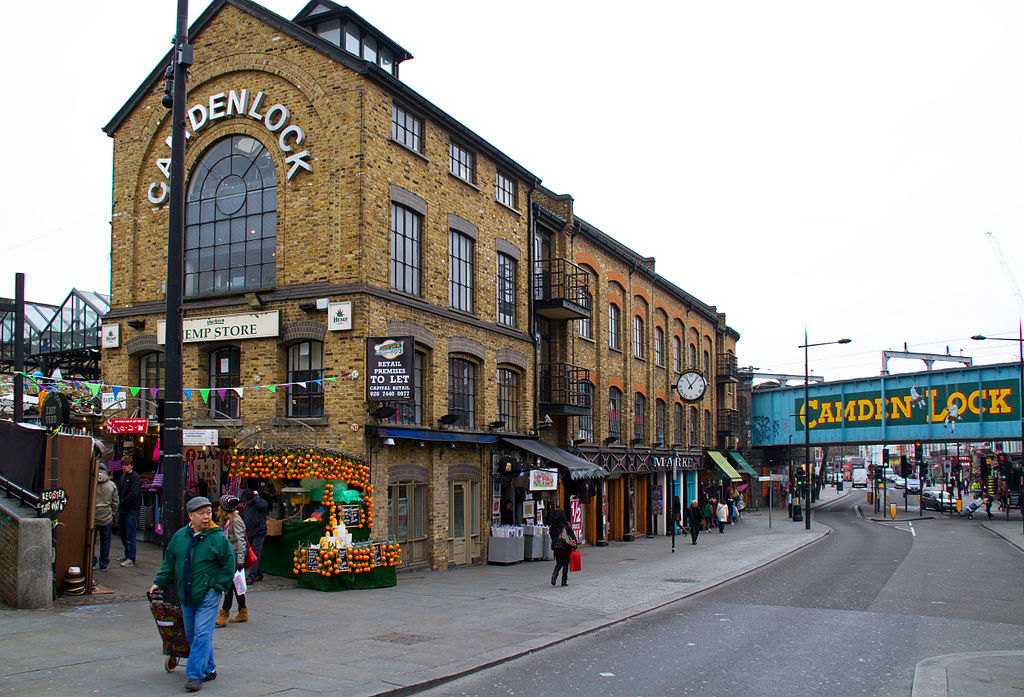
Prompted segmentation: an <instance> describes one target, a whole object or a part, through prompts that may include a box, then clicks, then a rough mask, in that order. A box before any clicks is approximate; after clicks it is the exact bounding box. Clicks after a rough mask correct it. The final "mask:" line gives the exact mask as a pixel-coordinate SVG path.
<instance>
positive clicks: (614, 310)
mask: <svg viewBox="0 0 1024 697" xmlns="http://www.w3.org/2000/svg"><path fill="white" fill-rule="evenodd" d="M620 316H621V313H620V311H619V306H618V305H616V304H615V303H608V348H610V349H614V350H616V351H620V350H621V346H622V344H621V343H620V341H619V333H620V332H621V331H622V326H621V319H620Z"/></svg>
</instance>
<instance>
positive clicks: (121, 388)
mask: <svg viewBox="0 0 1024 697" xmlns="http://www.w3.org/2000/svg"><path fill="white" fill-rule="evenodd" d="M110 389H112V390H113V391H114V401H117V395H119V394H121V392H122V391H123V390H124V388H123V387H118V386H117V385H114V386H112V387H111V388H110Z"/></svg>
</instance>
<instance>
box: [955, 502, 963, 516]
mask: <svg viewBox="0 0 1024 697" xmlns="http://www.w3.org/2000/svg"><path fill="white" fill-rule="evenodd" d="M963 509H964V500H963V499H957V500H956V512H957V513H959V512H960V511H962V510H963Z"/></svg>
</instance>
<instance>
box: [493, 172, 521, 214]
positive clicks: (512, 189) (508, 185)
mask: <svg viewBox="0 0 1024 697" xmlns="http://www.w3.org/2000/svg"><path fill="white" fill-rule="evenodd" d="M494 196H495V197H496V198H497V199H498V203H503V204H505V205H506V206H508V207H509V208H515V207H516V180H515V179H512V178H511V177H508V176H506V175H504V174H502V173H501V172H498V174H497V176H496V177H495V180H494Z"/></svg>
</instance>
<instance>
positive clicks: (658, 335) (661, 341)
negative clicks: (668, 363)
mask: <svg viewBox="0 0 1024 697" xmlns="http://www.w3.org/2000/svg"><path fill="white" fill-rule="evenodd" d="M654 365H659V366H662V367H664V365H665V330H664V329H662V328H661V327H655V328H654Z"/></svg>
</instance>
